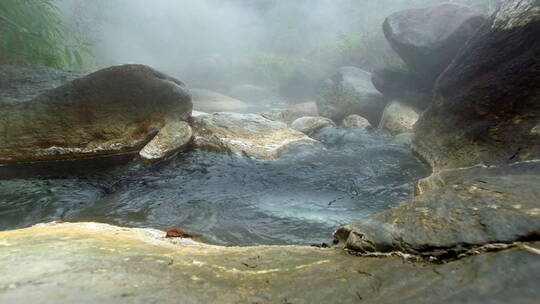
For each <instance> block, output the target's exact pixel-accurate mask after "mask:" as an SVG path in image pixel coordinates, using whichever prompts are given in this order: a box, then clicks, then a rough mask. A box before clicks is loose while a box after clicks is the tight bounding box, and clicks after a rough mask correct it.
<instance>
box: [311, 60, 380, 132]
mask: <svg viewBox="0 0 540 304" xmlns="http://www.w3.org/2000/svg"><path fill="white" fill-rule="evenodd" d="M317 106H318V108H319V114H320V115H321V116H324V117H328V118H330V119H332V120H333V121H335V122H341V121H342V120H343V119H344V118H345V117H347V116H349V115H351V114H358V115H361V116H363V117H365V118H367V119H368V120H369V122H370V123H371V124H372V125H378V124H379V121H380V119H381V115H382V112H383V110H384V107H385V106H386V99H385V98H384V96H383V95H382V94H381V93H380V92H379V91H377V89H375V87H374V86H373V84H372V83H371V74H370V73H368V72H366V71H364V70H361V69H359V68H355V67H342V68H340V69H339V70H338V71H337V73H336V74H334V76H332V77H331V78H330V79H327V80H326V81H325V82H324V83H323V85H322V87H321V88H320V93H319V96H318V97H317Z"/></svg>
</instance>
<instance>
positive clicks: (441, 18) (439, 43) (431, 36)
mask: <svg viewBox="0 0 540 304" xmlns="http://www.w3.org/2000/svg"><path fill="white" fill-rule="evenodd" d="M485 21H486V19H485V17H484V16H482V15H481V14H479V13H478V12H476V11H474V10H472V9H470V8H468V7H465V6H461V5H457V4H452V3H443V4H438V5H434V6H430V7H427V8H420V9H410V10H405V11H400V12H397V13H394V14H392V15H391V16H389V17H388V18H386V20H385V22H384V25H383V30H384V34H385V36H386V38H387V39H388V42H389V43H390V45H391V46H392V48H393V49H394V50H395V51H396V52H397V53H398V54H399V55H400V56H401V58H403V60H404V61H405V63H407V65H408V66H409V67H410V68H411V69H412V70H413V71H415V72H417V73H419V75H422V77H425V78H426V79H427V80H428V81H431V82H433V81H434V80H435V79H436V78H437V76H438V75H440V74H441V72H442V71H444V69H445V68H446V67H447V66H448V65H449V64H450V62H451V61H452V59H454V57H455V56H456V54H457V53H458V51H459V50H460V49H461V48H462V47H463V46H464V45H465V43H466V42H467V40H469V39H470V38H471V37H472V36H473V35H474V34H475V33H476V31H477V30H478V28H480V26H481V25H482V24H483V23H484V22H485Z"/></svg>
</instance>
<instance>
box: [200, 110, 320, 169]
mask: <svg viewBox="0 0 540 304" xmlns="http://www.w3.org/2000/svg"><path fill="white" fill-rule="evenodd" d="M192 127H193V130H194V144H195V146H196V147H198V148H204V149H211V150H218V151H231V152H237V153H245V154H247V155H249V156H257V157H263V158H272V157H278V156H279V155H280V153H281V150H282V149H284V148H285V147H286V146H288V145H291V144H299V143H308V144H317V143H318V142H317V141H315V140H313V139H310V138H309V137H307V136H306V135H305V134H303V133H301V132H298V131H296V130H293V129H290V128H289V127H287V125H286V124H284V123H282V122H278V121H272V120H269V119H266V118H264V117H263V116H261V115H258V114H240V113H230V112H222V113H214V114H212V115H204V116H199V117H194V118H193V119H192Z"/></svg>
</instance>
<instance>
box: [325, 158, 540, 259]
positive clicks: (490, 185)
mask: <svg viewBox="0 0 540 304" xmlns="http://www.w3.org/2000/svg"><path fill="white" fill-rule="evenodd" d="M539 171H540V162H526V163H520V164H514V165H511V166H504V167H495V168H483V167H473V168H469V169H458V170H453V171H443V172H439V173H435V174H434V175H433V176H431V177H429V178H427V179H424V180H421V181H420V182H419V186H418V188H419V189H418V191H417V192H419V193H422V194H420V195H418V196H416V197H415V198H414V199H412V200H410V201H408V202H405V203H403V204H401V205H399V206H397V207H395V208H392V209H390V210H388V211H385V212H382V213H380V214H377V215H375V216H373V217H371V218H369V219H367V220H363V221H360V222H357V223H353V224H350V225H347V226H344V227H342V228H340V229H339V230H338V231H337V232H336V234H335V237H336V238H337V239H338V240H340V242H341V243H342V244H344V245H345V246H346V247H347V248H349V249H352V250H355V251H359V252H390V251H402V252H408V253H412V254H419V255H425V256H434V257H438V256H447V255H456V254H459V253H461V252H464V251H466V250H467V249H469V248H472V247H475V246H482V245H486V244H491V243H512V242H515V241H522V240H535V239H538V238H540V189H539V188H538V185H540V175H539V174H538V172H539Z"/></svg>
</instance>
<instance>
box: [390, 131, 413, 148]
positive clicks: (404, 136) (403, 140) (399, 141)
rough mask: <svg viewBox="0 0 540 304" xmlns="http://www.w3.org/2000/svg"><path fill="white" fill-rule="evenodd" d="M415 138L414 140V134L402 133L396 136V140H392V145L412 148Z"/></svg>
mask: <svg viewBox="0 0 540 304" xmlns="http://www.w3.org/2000/svg"><path fill="white" fill-rule="evenodd" d="M413 138H414V133H409V132H406V133H400V134H397V135H396V136H394V138H392V140H391V141H390V143H391V144H394V145H400V146H407V147H410V146H412V141H413Z"/></svg>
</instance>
